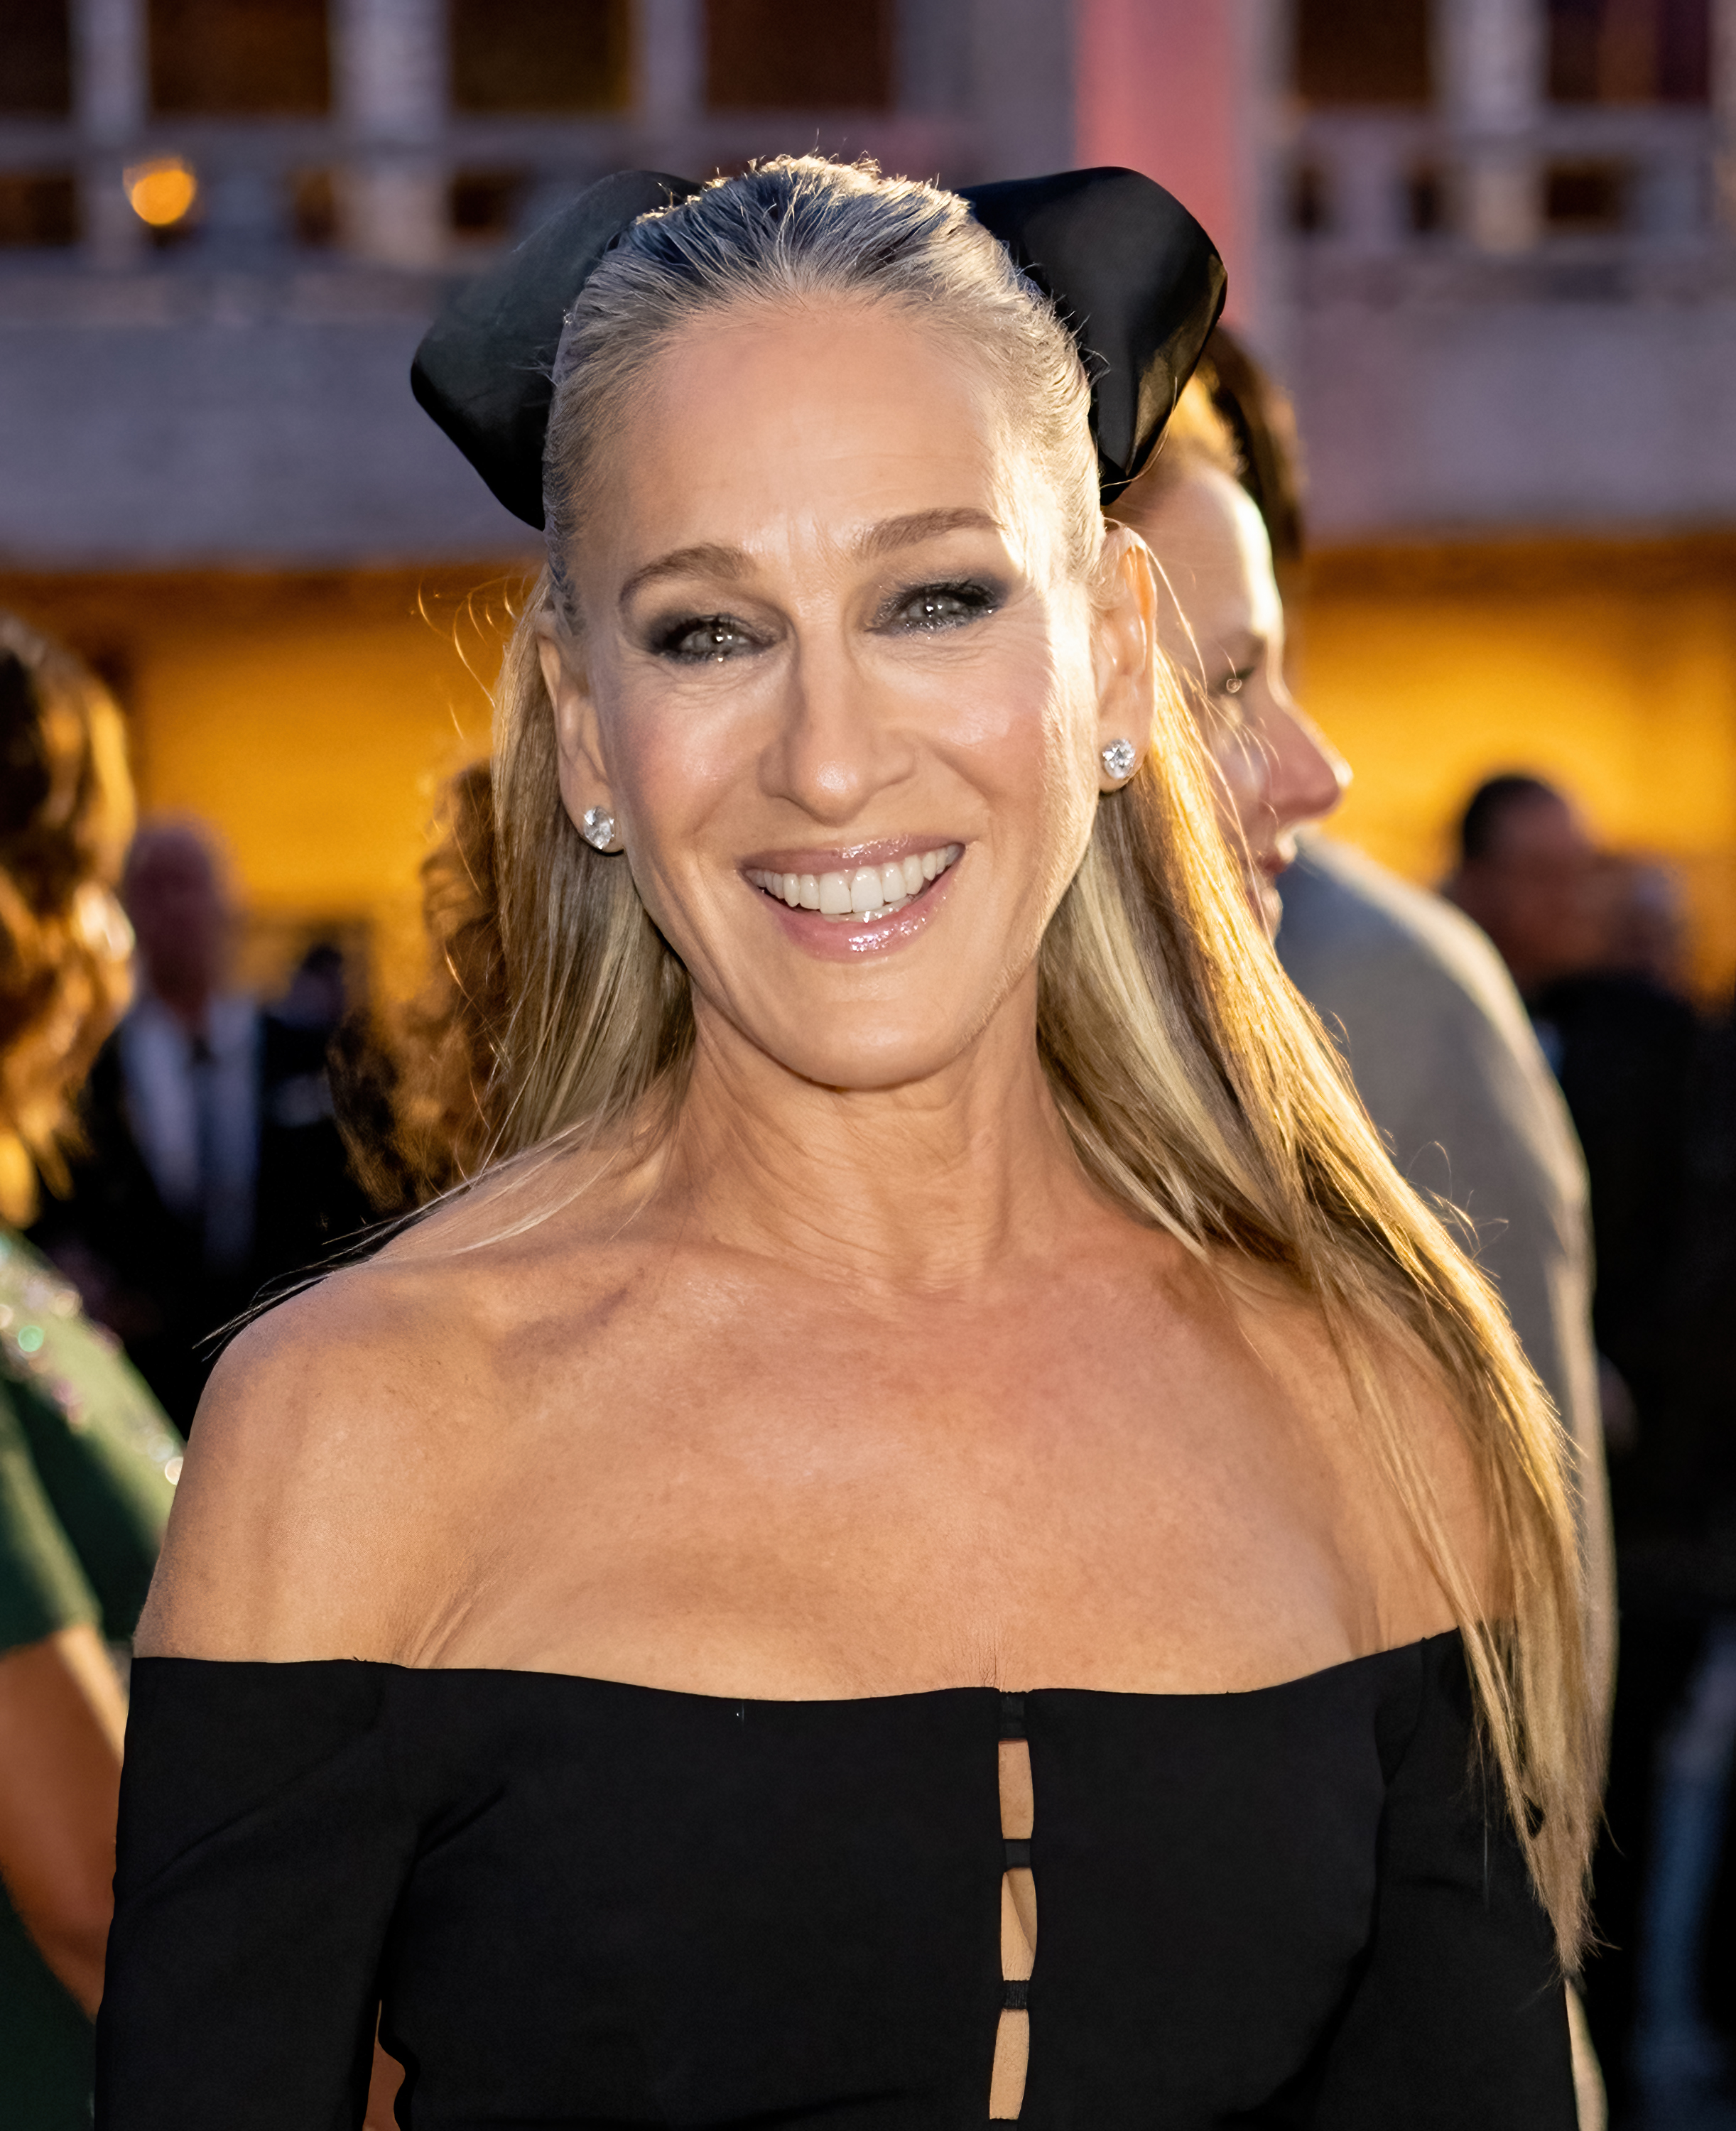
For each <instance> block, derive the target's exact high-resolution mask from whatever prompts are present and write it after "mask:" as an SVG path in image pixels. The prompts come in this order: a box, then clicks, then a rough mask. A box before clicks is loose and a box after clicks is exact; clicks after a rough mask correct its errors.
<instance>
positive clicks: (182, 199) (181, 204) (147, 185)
mask: <svg viewBox="0 0 1736 2131" xmlns="http://www.w3.org/2000/svg"><path fill="white" fill-rule="evenodd" d="M122 183H123V184H125V185H126V188H127V200H128V202H129V204H131V206H132V211H133V213H135V214H136V216H137V217H138V218H139V220H140V221H141V222H146V223H150V225H151V227H152V228H153V229H168V228H170V227H173V225H174V224H175V223H178V222H181V221H184V219H185V218H186V216H187V214H188V213H189V210H190V208H192V206H193V203H194V201H195V200H196V199H198V195H199V181H198V179H197V178H196V177H195V176H194V173H193V169H192V166H191V165H189V164H187V163H184V162H183V161H182V160H181V159H180V157H179V156H158V157H157V158H156V159H155V160H154V161H152V162H149V163H135V164H134V165H132V168H131V169H130V170H127V171H125V172H124V173H123V174H122Z"/></svg>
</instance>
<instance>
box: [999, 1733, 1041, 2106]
mask: <svg viewBox="0 0 1736 2131" xmlns="http://www.w3.org/2000/svg"><path fill="white" fill-rule="evenodd" d="M1000 1787H1001V1845H1002V1851H1003V1853H1004V1862H1003V1865H1002V1873H1001V2017H1000V2020H999V2022H998V2023H997V2027H996V2029H995V2057H994V2069H993V2071H992V2073H991V2074H990V2076H989V2082H988V2115H989V2121H990V2122H991V2123H1010V2122H1011V2121H1012V2120H1013V2119H1015V2118H1016V2117H1017V2116H1018V2115H1019V2114H1020V2113H1021V2110H1022V2109H1023V2108H1024V2106H1025V2081H1026V2078H1027V2077H1028V2076H1029V2074H1030V2070H1031V1971H1032V1969H1033V1968H1034V1967H1035V1966H1036V1957H1037V1897H1036V1881H1035V1877H1034V1875H1033V1874H1032V1872H1031V1836H1032V1835H1033V1833H1034V1832H1035V1823H1036V1796H1035V1788H1034V1786H1033V1784H1032V1782H1031V1743H1030V1741H1029V1740H1028V1739H1027V1738H1026V1736H1025V1698H1024V1696H1023V1695H1021V1694H1003V1695H1002V1697H1001V1745H1000Z"/></svg>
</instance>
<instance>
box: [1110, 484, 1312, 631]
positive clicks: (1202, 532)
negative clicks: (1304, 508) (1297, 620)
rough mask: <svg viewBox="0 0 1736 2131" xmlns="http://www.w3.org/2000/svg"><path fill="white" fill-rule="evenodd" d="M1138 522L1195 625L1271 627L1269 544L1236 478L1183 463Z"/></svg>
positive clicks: (1275, 613) (1273, 602) (1274, 595)
mask: <svg viewBox="0 0 1736 2131" xmlns="http://www.w3.org/2000/svg"><path fill="white" fill-rule="evenodd" d="M1143 530H1144V531H1145V537H1146V538H1147V539H1148V540H1149V541H1150V544H1151V547H1152V549H1153V552H1154V553H1155V554H1156V556H1157V558H1158V560H1159V562H1160V563H1162V565H1163V567H1164V572H1165V575H1166V576H1167V577H1168V578H1169V582H1170V584H1171V585H1172V586H1173V587H1174V591H1175V596H1176V598H1177V600H1178V601H1179V604H1180V606H1181V607H1182V610H1183V611H1184V613H1185V614H1186V615H1187V616H1188V620H1189V621H1190V622H1192V624H1193V626H1194V627H1195V628H1196V629H1198V630H1202V631H1205V632H1208V633H1210V634H1212V635H1227V634H1228V633H1230V632H1231V631H1232V630H1246V631H1247V632H1248V633H1250V634H1251V635H1256V636H1270V635H1273V634H1274V632H1275V630H1276V628H1277V625H1278V624H1279V621H1280V620H1281V619H1282V615H1283V609H1282V605H1281V602H1280V601H1279V593H1278V584H1277V580H1276V578H1275V577H1274V575H1273V572H1272V549H1271V544H1270V541H1269V540H1268V539H1267V537H1266V529H1265V524H1264V522H1263V520H1261V518H1260V512H1259V510H1257V509H1256V508H1255V504H1254V502H1253V500H1252V498H1251V496H1249V495H1248V493H1247V491H1246V490H1245V489H1244V488H1243V487H1242V486H1241V483H1240V482H1239V481H1235V480H1232V479H1231V476H1229V475H1228V474H1227V473H1223V472H1220V471H1219V469H1218V468H1217V467H1210V466H1193V467H1188V470H1187V471H1186V472H1184V474H1183V475H1182V476H1181V477H1180V478H1179V480H1178V481H1175V482H1174V484H1173V486H1170V487H1169V488H1168V489H1166V490H1165V491H1163V494H1162V496H1161V498H1160V500H1159V502H1158V504H1157V505H1156V507H1155V510H1153V511H1152V512H1151V514H1150V518H1149V520H1147V521H1146V523H1145V526H1144V528H1143Z"/></svg>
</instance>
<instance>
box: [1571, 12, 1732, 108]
mask: <svg viewBox="0 0 1736 2131" xmlns="http://www.w3.org/2000/svg"><path fill="white" fill-rule="evenodd" d="M1711 74H1712V23H1711V6H1710V0H1549V93H1550V95H1551V96H1552V98H1554V100H1555V101H1556V102H1557V103H1705V102H1706V101H1707V100H1708V98H1710V93H1711Z"/></svg>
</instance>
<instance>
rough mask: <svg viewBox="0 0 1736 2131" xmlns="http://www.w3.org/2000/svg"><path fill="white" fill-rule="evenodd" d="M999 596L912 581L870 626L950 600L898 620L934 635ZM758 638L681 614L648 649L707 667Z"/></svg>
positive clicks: (706, 617) (713, 619)
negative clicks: (950, 605) (947, 609)
mask: <svg viewBox="0 0 1736 2131" xmlns="http://www.w3.org/2000/svg"><path fill="white" fill-rule="evenodd" d="M1004 596H1005V595H1004V594H1003V593H1002V591H1001V590H1000V589H999V587H997V586H993V585H986V584H982V583H979V582H976V581H975V580H968V581H964V582H958V583H952V584H932V585H917V586H915V587H912V588H911V589H910V590H908V591H900V592H897V593H896V594H894V596H892V599H890V600H889V601H887V604H886V605H885V606H883V607H882V609H881V611H880V612H879V614H878V615H877V616H876V617H875V620H874V624H873V626H874V628H875V630H877V631H878V632H879V633H881V634H882V635H884V634H895V633H897V632H898V631H899V629H900V622H899V616H900V615H907V613H908V610H909V609H910V608H911V607H912V606H916V605H918V604H919V603H921V604H922V605H924V606H938V605H939V604H940V602H942V601H952V602H954V606H955V608H956V609H957V610H959V611H954V612H952V613H949V614H933V615H921V616H918V617H911V618H910V619H909V620H906V623H905V624H904V625H903V627H904V629H905V630H906V632H907V633H909V634H911V635H921V636H935V635H940V633H941V632H942V631H943V630H949V629H962V628H964V627H966V626H968V625H969V624H970V623H971V622H973V621H982V620H985V619H986V618H987V617H988V615H992V614H993V613H995V612H996V611H997V610H998V609H999V607H1000V606H1001V603H1002V599H1003V598H1004ZM725 638H734V639H736V640H737V643H738V644H739V646H740V649H736V648H734V646H731V645H729V644H725V643H723V642H720V640H719V639H725ZM694 639H701V640H702V641H701V647H700V648H696V647H695V643H694ZM758 643H759V639H758V637H757V636H756V635H755V634H754V632H753V630H750V629H749V628H748V625H746V623H745V622H741V621H738V620H736V618H735V616H734V615H731V614H703V615H683V616H682V617H681V620H678V621H673V622H671V623H669V624H668V625H667V626H666V627H664V628H662V629H659V630H656V631H655V633H654V634H653V638H652V642H651V649H653V651H654V652H655V653H656V654H658V657H659V658H668V659H671V660H672V661H673V662H674V663H676V664H677V665H681V666H709V665H723V664H725V663H727V661H728V660H729V659H731V658H739V657H740V656H741V655H742V653H743V651H744V650H753V649H757V648H758Z"/></svg>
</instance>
